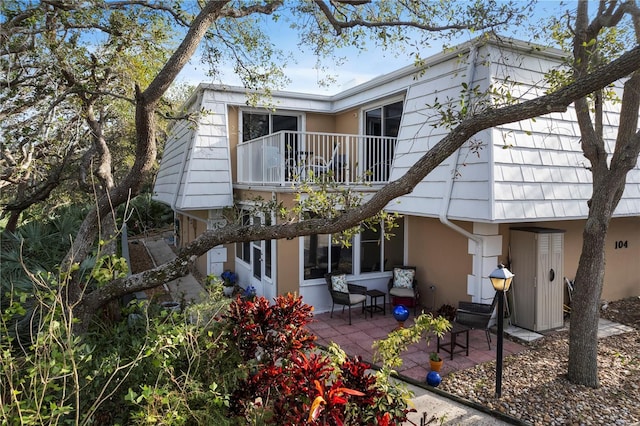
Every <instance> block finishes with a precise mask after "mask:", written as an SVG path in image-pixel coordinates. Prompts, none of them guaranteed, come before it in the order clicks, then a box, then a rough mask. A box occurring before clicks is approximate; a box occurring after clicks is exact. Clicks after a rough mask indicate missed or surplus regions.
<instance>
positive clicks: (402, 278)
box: [387, 266, 420, 315]
mask: <svg viewBox="0 0 640 426" xmlns="http://www.w3.org/2000/svg"><path fill="white" fill-rule="evenodd" d="M387 287H388V288H389V300H393V299H392V298H394V297H395V298H402V299H411V301H412V303H413V315H416V312H417V309H418V301H419V300H420V294H419V293H418V280H417V279H416V267H415V266H396V267H394V268H393V276H392V277H391V279H389V284H388V285H387Z"/></svg>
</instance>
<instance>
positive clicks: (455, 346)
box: [437, 322, 469, 359]
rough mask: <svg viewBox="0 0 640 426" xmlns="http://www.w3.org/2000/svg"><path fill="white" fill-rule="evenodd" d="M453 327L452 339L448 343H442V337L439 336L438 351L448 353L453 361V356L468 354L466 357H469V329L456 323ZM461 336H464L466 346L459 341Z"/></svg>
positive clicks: (450, 331)
mask: <svg viewBox="0 0 640 426" xmlns="http://www.w3.org/2000/svg"><path fill="white" fill-rule="evenodd" d="M451 324H452V327H451V330H449V335H450V338H449V340H448V341H441V339H440V336H437V341H438V342H437V351H438V352H440V349H442V350H443V351H445V352H447V353H448V354H449V355H450V359H453V354H457V353H462V352H466V356H469V327H467V326H464V325H462V324H458V323H456V322H453V323H451ZM460 334H464V336H465V342H464V344H463V343H462V342H461V341H459V340H458V337H459V335H460Z"/></svg>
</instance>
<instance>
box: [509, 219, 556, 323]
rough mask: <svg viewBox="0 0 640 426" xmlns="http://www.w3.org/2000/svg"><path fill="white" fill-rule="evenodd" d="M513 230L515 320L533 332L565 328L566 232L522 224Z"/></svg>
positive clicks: (513, 316)
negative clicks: (564, 278)
mask: <svg viewBox="0 0 640 426" xmlns="http://www.w3.org/2000/svg"><path fill="white" fill-rule="evenodd" d="M510 233H511V242H510V244H511V272H513V273H514V274H515V277H514V278H513V283H512V285H511V292H512V294H511V296H512V298H513V306H512V312H511V315H512V323H513V324H514V325H517V326H519V327H522V328H526V329H529V330H533V331H544V330H551V329H554V328H560V327H562V326H563V324H564V319H563V310H562V304H563V297H564V292H563V291H564V287H563V281H564V280H563V277H564V270H563V269H564V268H563V265H564V231H563V230H560V229H549V228H539V227H522V228H511V230H510Z"/></svg>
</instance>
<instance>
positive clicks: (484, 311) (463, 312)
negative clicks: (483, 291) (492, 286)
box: [454, 291, 500, 350]
mask: <svg viewBox="0 0 640 426" xmlns="http://www.w3.org/2000/svg"><path fill="white" fill-rule="evenodd" d="M499 295H500V293H499V292H497V291H496V294H495V295H494V296H493V301H492V302H491V304H487V303H474V302H458V310H457V311H456V318H455V319H454V322H456V323H458V324H462V325H464V326H466V327H469V328H471V329H475V330H484V332H485V334H486V335H487V344H488V345H489V350H491V334H490V333H489V324H490V322H491V317H492V316H493V311H494V310H495V309H496V305H497V304H498V297H499Z"/></svg>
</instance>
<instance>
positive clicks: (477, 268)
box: [467, 222, 502, 303]
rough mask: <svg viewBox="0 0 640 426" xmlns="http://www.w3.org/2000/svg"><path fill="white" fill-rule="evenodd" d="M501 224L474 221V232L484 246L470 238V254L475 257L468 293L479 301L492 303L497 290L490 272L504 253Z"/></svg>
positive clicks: (474, 299) (474, 300)
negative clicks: (478, 244) (494, 287)
mask: <svg viewBox="0 0 640 426" xmlns="http://www.w3.org/2000/svg"><path fill="white" fill-rule="evenodd" d="M498 232H499V226H498V225H497V224H492V223H480V222H474V223H473V234H474V235H476V236H478V237H479V239H480V241H482V247H476V245H477V243H476V242H475V241H473V240H471V239H470V240H469V254H471V255H472V257H473V261H472V264H473V270H472V274H471V275H469V276H468V277H467V294H469V295H471V296H472V301H473V302H477V303H491V300H492V299H493V295H494V293H495V290H494V289H493V286H492V285H491V281H490V280H489V274H490V273H491V272H492V271H493V270H494V269H496V266H497V265H498V262H499V261H500V256H501V255H502V235H500V234H499V233H498Z"/></svg>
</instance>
